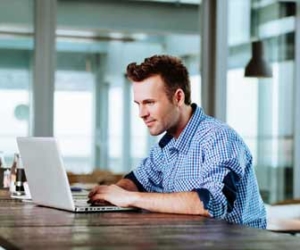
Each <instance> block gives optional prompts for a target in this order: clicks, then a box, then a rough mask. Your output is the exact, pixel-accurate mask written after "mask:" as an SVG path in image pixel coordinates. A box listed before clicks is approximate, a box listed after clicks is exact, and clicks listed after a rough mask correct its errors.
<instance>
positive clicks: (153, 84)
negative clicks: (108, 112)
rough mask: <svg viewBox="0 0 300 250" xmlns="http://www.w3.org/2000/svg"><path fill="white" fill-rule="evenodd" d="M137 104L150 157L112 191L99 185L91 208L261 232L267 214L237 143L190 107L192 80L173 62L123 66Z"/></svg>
mask: <svg viewBox="0 0 300 250" xmlns="http://www.w3.org/2000/svg"><path fill="white" fill-rule="evenodd" d="M127 77H128V79H130V80H131V81H132V84H133V94H134V102H135V103H136V104H137V105H138V107H139V116H140V118H141V119H143V120H144V122H145V125H146V126H147V127H148V129H149V132H150V134H151V135H153V136H156V135H160V134H162V133H165V134H164V135H163V137H162V139H161V140H160V141H159V142H158V143H157V144H156V145H154V146H153V147H152V149H151V150H150V152H149V156H148V157H147V158H145V159H144V160H143V161H142V162H141V163H140V165H139V166H138V167H137V168H136V169H135V170H133V171H132V172H131V173H129V174H127V175H126V176H125V177H124V178H123V179H122V180H120V181H119V182H118V183H117V184H116V185H110V186H103V185H102V186H96V187H95V188H94V189H93V190H92V191H91V192H90V194H89V198H90V200H91V202H95V201H97V200H105V201H108V202H110V203H113V204H115V205H118V206H123V207H137V208H142V209H146V210H149V211H154V212H163V213H178V214H195V215H202V216H208V217H214V218H220V219H224V220H226V221H228V222H230V223H237V224H244V225H248V226H252V227H257V228H266V212H265V208H264V205H263V201H262V199H261V197H260V194H259V189H258V185H257V181H256V177H255V173H254V169H253V166H252V156H251V153H250V151H249V149H248V147H247V146H246V145H245V143H244V142H243V140H242V138H241V137H240V136H239V135H238V134H237V133H236V132H235V131H234V130H233V129H232V128H230V127H229V126H228V125H226V124H224V123H222V122H220V121H218V120H216V119H214V118H212V117H210V116H207V115H206V114H205V113H204V112H203V110H202V109H201V108H200V107H198V106H197V105H196V104H194V103H192V102H191V90H190V81H189V75H188V71H187V69H186V67H185V66H184V65H183V64H182V62H181V61H180V60H179V59H178V58H176V57H172V56H168V55H160V56H157V55H156V56H152V57H150V58H146V59H145V60H144V62H143V63H141V64H139V65H138V64H136V63H131V64H129V65H128V66H127Z"/></svg>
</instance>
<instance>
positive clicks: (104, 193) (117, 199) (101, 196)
mask: <svg viewBox="0 0 300 250" xmlns="http://www.w3.org/2000/svg"><path fill="white" fill-rule="evenodd" d="M135 194H136V193H135V192H130V191H127V190H125V189H123V188H121V187H119V186H117V185H110V186H106V185H100V186H96V187H94V188H93V190H92V191H91V192H90V193H89V199H90V202H91V203H93V202H96V201H98V200H100V201H101V200H105V201H108V202H110V203H112V204H114V205H116V206H119V207H130V206H132V204H133V203H134V200H135V199H136V198H135Z"/></svg>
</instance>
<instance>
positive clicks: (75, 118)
mask: <svg viewBox="0 0 300 250" xmlns="http://www.w3.org/2000/svg"><path fill="white" fill-rule="evenodd" d="M93 84H94V78H93V75H92V73H90V72H78V71H57V72H56V82H55V94H54V134H55V137H57V138H58V139H59V143H60V147H61V151H62V155H63V157H64V163H65V167H66V169H67V170H68V171H71V172H74V173H87V172H90V171H91V170H92V168H93V167H92V162H91V161H92V136H93V135H92V124H93V123H92V118H93V116H92V115H93V114H92V112H93V107H92V104H93Z"/></svg>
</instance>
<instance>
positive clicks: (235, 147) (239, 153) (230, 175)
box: [194, 131, 248, 218]
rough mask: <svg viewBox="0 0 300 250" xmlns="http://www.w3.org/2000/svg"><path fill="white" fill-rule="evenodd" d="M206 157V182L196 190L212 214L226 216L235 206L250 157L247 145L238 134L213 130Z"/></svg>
mask: <svg viewBox="0 0 300 250" xmlns="http://www.w3.org/2000/svg"><path fill="white" fill-rule="evenodd" d="M203 156H204V157H203V159H204V161H203V172H202V174H203V182H202V183H201V186H200V187H199V188H196V189H194V191H196V192H197V193H198V196H199V198H200V200H201V201H202V202H203V205H204V208H205V209H207V210H208V212H209V214H210V215H211V216H212V217H215V218H224V217H225V215H226V214H227V213H230V212H232V211H233V209H234V206H235V201H236V198H237V193H238V189H239V182H240V180H241V178H242V177H243V175H244V170H245V166H246V164H247V160H248V159H247V156H246V154H245V148H244V146H243V145H242V143H241V140H240V139H239V138H238V137H237V136H235V135H232V134H228V133H226V131H224V132H223V131H217V132H211V134H210V137H209V139H208V140H207V141H206V144H205V147H204V154H203Z"/></svg>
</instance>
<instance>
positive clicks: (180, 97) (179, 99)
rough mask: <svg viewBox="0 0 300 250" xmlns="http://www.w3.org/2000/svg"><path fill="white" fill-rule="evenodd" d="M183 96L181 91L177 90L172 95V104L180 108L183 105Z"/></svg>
mask: <svg viewBox="0 0 300 250" xmlns="http://www.w3.org/2000/svg"><path fill="white" fill-rule="evenodd" d="M184 99H185V95H184V92H183V90H182V89H177V90H176V92H175V94H174V102H175V104H177V105H179V106H181V105H183V104H184Z"/></svg>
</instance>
